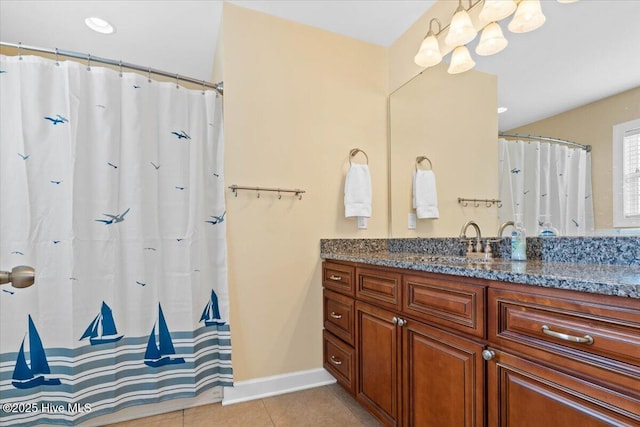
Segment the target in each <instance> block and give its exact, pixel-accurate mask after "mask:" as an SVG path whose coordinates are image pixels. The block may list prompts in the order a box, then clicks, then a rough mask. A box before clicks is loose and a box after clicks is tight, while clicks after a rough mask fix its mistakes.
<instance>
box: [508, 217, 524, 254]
mask: <svg viewBox="0 0 640 427" xmlns="http://www.w3.org/2000/svg"><path fill="white" fill-rule="evenodd" d="M511 259H512V260H514V261H526V260H527V237H526V233H525V229H524V224H523V222H522V214H516V215H515V220H514V225H513V232H512V233H511Z"/></svg>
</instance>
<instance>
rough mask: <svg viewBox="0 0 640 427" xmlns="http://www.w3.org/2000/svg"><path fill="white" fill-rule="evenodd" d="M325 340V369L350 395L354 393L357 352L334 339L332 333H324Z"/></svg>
mask: <svg viewBox="0 0 640 427" xmlns="http://www.w3.org/2000/svg"><path fill="white" fill-rule="evenodd" d="M322 336H323V340H324V344H323V358H324V367H325V369H326V370H327V371H329V373H330V374H331V375H333V376H334V377H335V378H336V379H337V380H338V383H339V384H341V385H342V386H343V387H344V388H345V389H347V391H349V393H351V394H352V395H353V394H355V393H354V386H355V381H354V372H355V352H354V350H353V347H350V346H348V345H346V344H345V343H343V342H342V341H340V340H339V339H338V338H336V337H334V336H333V335H332V334H331V333H329V332H327V331H326V330H325V331H322Z"/></svg>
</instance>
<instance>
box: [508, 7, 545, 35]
mask: <svg viewBox="0 0 640 427" xmlns="http://www.w3.org/2000/svg"><path fill="white" fill-rule="evenodd" d="M545 20H546V18H545V16H544V15H543V14H542V8H541V6H540V0H522V1H521V2H520V4H519V5H518V9H517V10H516V14H515V15H514V16H513V19H512V20H511V22H509V31H511V32H512V33H527V32H529V31H533V30H535V29H536V28H539V27H540V26H541V25H542V24H544V21H545Z"/></svg>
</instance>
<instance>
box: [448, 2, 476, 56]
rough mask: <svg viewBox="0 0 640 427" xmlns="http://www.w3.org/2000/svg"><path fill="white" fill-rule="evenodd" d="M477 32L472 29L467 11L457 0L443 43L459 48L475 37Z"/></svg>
mask: <svg viewBox="0 0 640 427" xmlns="http://www.w3.org/2000/svg"><path fill="white" fill-rule="evenodd" d="M476 34H478V32H477V31H476V29H475V28H474V27H473V23H472V22H471V18H470V17H469V14H468V13H467V11H466V10H465V9H464V7H462V0H458V9H456V13H455V14H454V15H453V18H451V24H449V32H448V33H447V37H446V38H445V39H444V41H445V42H446V43H447V44H448V45H449V46H461V45H464V44H467V43H469V42H470V41H471V40H473V39H474V38H475V37H476Z"/></svg>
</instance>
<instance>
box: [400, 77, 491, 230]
mask: <svg viewBox="0 0 640 427" xmlns="http://www.w3.org/2000/svg"><path fill="white" fill-rule="evenodd" d="M447 67H448V65H447V64H440V65H438V66H436V67H432V68H429V69H427V70H426V71H425V72H424V73H423V74H421V75H420V76H419V77H417V78H415V79H414V80H412V81H411V82H410V83H408V84H407V85H405V86H403V87H402V88H401V89H400V90H398V91H396V92H395V93H394V94H392V95H391V100H390V111H391V114H390V117H391V119H390V127H391V150H390V153H391V218H392V223H391V232H392V233H391V234H392V235H393V237H454V236H457V235H459V233H460V228H461V227H462V225H463V224H464V223H465V222H466V221H468V220H474V221H476V222H477V223H478V225H479V226H480V229H481V231H482V234H483V235H484V236H495V235H496V233H497V225H498V224H497V221H498V220H497V207H496V206H495V205H492V206H491V207H486V206H485V205H484V204H482V205H481V206H480V207H477V208H476V207H474V206H473V204H469V205H468V206H467V207H463V206H462V205H460V204H459V203H458V197H466V198H482V199H494V198H496V199H497V198H498V170H497V169H498V147H497V138H496V135H497V133H498V120H497V112H496V110H497V79H496V77H495V76H494V75H490V74H486V73H481V72H479V71H468V72H466V73H462V74H457V75H451V74H448V73H447ZM421 155H423V156H426V157H428V158H429V160H431V162H432V164H433V171H434V173H435V175H436V181H437V191H438V208H439V211H440V218H439V219H419V220H418V222H417V227H416V229H415V230H409V229H408V228H407V215H408V214H409V213H410V212H412V213H415V210H414V209H413V207H412V191H411V190H412V185H411V176H412V173H413V171H414V169H415V159H416V157H417V156H421ZM471 235H472V234H471Z"/></svg>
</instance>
